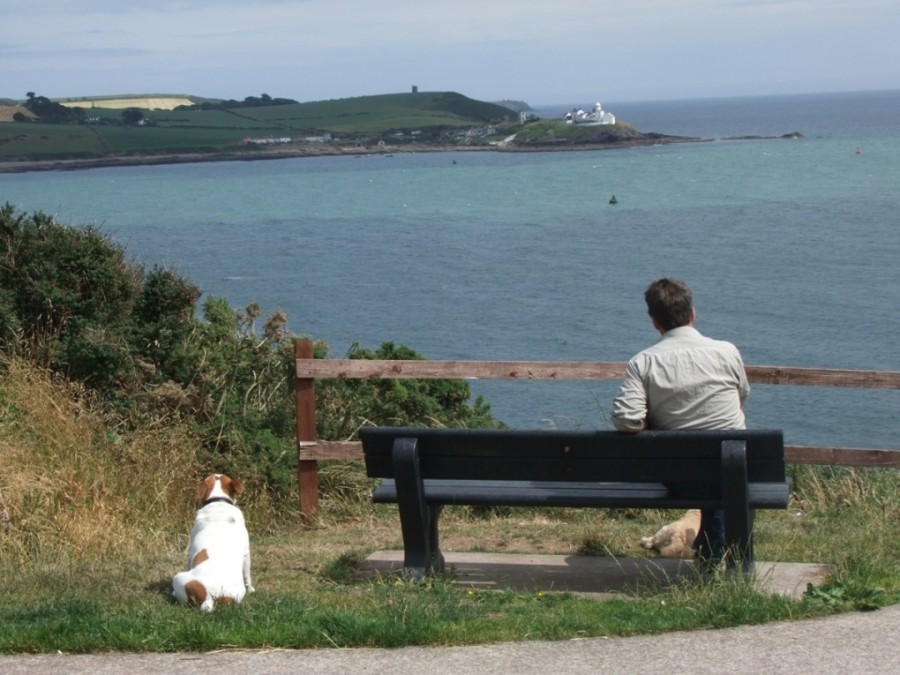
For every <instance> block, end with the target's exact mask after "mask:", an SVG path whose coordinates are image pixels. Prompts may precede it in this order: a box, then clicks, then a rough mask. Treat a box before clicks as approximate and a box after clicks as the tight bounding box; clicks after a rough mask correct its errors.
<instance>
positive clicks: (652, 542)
mask: <svg viewBox="0 0 900 675" xmlns="http://www.w3.org/2000/svg"><path fill="white" fill-rule="evenodd" d="M699 531H700V509H691V510H690V511H688V512H687V513H685V514H684V515H683V516H682V517H681V518H679V519H678V520H676V521H675V522H673V523H669V524H668V525H664V526H663V527H661V528H660V530H659V532H657V533H656V534H654V535H653V536H652V537H642V538H641V546H643V547H644V548H649V549H654V550H656V551H659V554H660V555H661V556H663V557H664V558H693V557H694V539H696V538H697V533H698V532H699Z"/></svg>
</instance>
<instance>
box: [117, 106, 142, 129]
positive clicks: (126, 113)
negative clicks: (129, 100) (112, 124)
mask: <svg viewBox="0 0 900 675" xmlns="http://www.w3.org/2000/svg"><path fill="white" fill-rule="evenodd" d="M143 121H144V112H143V111H142V110H141V109H140V108H125V110H123V111H122V124H124V125H126V126H129V127H136V126H137V125H139V124H140V123H141V122H143Z"/></svg>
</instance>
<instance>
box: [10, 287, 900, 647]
mask: <svg viewBox="0 0 900 675" xmlns="http://www.w3.org/2000/svg"><path fill="white" fill-rule="evenodd" d="M214 304H215V307H210V308H209V313H210V314H212V313H215V312H220V314H219V315H217V316H216V317H215V319H216V321H219V322H222V323H221V325H219V326H217V327H215V330H216V331H219V332H221V333H222V335H220V338H221V339H225V334H226V333H227V330H226V328H227V327H228V326H231V325H232V324H231V323H230V321H231V320H232V318H235V320H236V321H238V325H239V329H240V330H242V331H245V332H253V331H252V329H251V328H250V327H249V324H248V323H247V322H248V321H251V317H250V315H249V314H237V315H234V314H233V313H229V312H228V311H226V310H227V308H226V306H225V305H222V304H221V303H214ZM242 321H243V322H244V323H243V324H242V323H241V322H242ZM240 326H243V328H240ZM210 330H213V328H211V329H210ZM263 333H265V329H264V330H263ZM261 339H262V338H257V342H258V341H259V340H261ZM371 353H372V354H375V353H377V350H376V352H371ZM385 353H391V352H390V351H389V350H388V351H386V352H385ZM396 353H398V354H399V353H403V355H407V354H406V353H405V352H404V351H403V350H398V351H397V352H396ZM323 354H324V345H322V344H319V345H318V346H317V355H318V356H322V355H323ZM202 454H203V448H202V445H201V443H200V442H199V440H198V439H197V437H196V436H195V435H194V433H193V429H192V425H191V424H190V420H188V419H187V418H185V419H184V420H178V419H175V418H173V417H172V416H170V415H160V416H158V417H155V418H150V417H146V418H144V419H143V423H142V424H141V425H140V426H133V427H130V428H129V427H123V426H116V427H113V426H110V419H109V417H108V415H107V412H106V410H105V407H104V406H103V405H102V401H100V400H98V399H97V397H95V396H92V395H91V393H90V392H89V391H87V390H85V389H84V387H82V386H80V385H79V384H78V383H71V382H66V381H65V380H63V379H62V378H60V377H58V376H54V375H53V374H52V373H51V372H49V371H47V370H46V369H41V368H37V367H35V366H34V365H33V364H29V363H28V362H27V361H25V360H24V359H22V358H20V357H12V358H2V359H0V464H2V466H3V472H2V474H0V551H2V555H0V595H2V597H3V599H4V601H3V603H2V606H0V625H2V626H3V631H0V653H22V652H40V653H50V652H55V651H57V650H60V651H64V652H67V653H83V652H99V651H112V650H114V651H125V652H130V651H133V652H147V651H157V652H172V651H179V650H204V651H209V650H213V649H221V648H225V647H230V648H247V649H252V648H263V647H265V648H313V647H334V646H342V647H351V646H368V647H374V646H378V647H397V646H402V645H413V644H417V645H463V644H479V643H489V642H496V641H509V640H566V639H577V638H584V637H591V636H601V635H607V636H614V635H635V634H654V633H659V632H663V631H673V630H698V629H706V628H722V627H725V626H735V625H741V624H749V623H763V622H768V621H785V620H796V619H799V618H806V617H813V616H822V615H826V614H831V613H835V612H845V611H852V610H854V609H872V608H875V607H879V606H883V605H885V604H888V603H896V602H898V601H900V536H898V535H900V532H898V522H900V519H898V511H897V509H898V508H900V506H898V505H900V481H898V480H897V473H896V471H895V470H889V469H888V470H832V469H825V468H821V467H801V469H802V470H800V471H798V472H797V473H796V476H795V494H794V495H793V497H792V504H791V508H790V509H789V510H786V511H784V512H780V511H764V512H760V513H759V514H758V515H757V518H756V524H755V540H756V541H755V543H756V549H757V555H758V557H759V558H760V559H761V560H766V561H792V560H803V561H806V562H811V561H812V562H820V563H823V564H827V565H830V566H831V567H832V569H833V572H832V573H831V575H830V576H829V577H828V579H826V580H825V582H824V583H822V584H821V585H820V586H814V587H811V588H810V589H809V590H808V592H807V594H806V596H805V597H804V598H803V599H802V600H796V599H791V598H787V597H781V596H779V595H768V594H765V593H762V592H760V591H759V590H757V588H756V587H755V586H753V585H751V584H745V583H740V582H730V581H727V580H717V581H713V582H709V583H698V580H695V579H693V578H690V577H689V578H685V579H682V580H681V581H679V582H677V583H673V584H665V583H663V584H662V585H656V584H652V583H648V582H642V583H641V584H640V586H639V587H636V588H634V589H633V590H632V591H630V597H629V598H628V599H619V598H616V599H611V600H598V599H596V598H591V597H582V596H580V595H576V594H571V593H565V592H558V591H557V590H554V589H550V588H547V589H541V590H537V591H534V590H532V591H526V590H519V591H516V590H505V591H490V590H477V589H475V588H471V587H469V588H467V587H465V586H464V585H462V584H461V583H456V581H457V580H455V579H454V578H453V577H452V575H448V576H440V577H436V578H432V579H428V580H426V582H424V583H409V582H407V581H405V580H404V579H403V578H402V577H401V576H396V575H387V576H383V577H375V578H372V577H364V576H363V575H360V574H358V566H359V564H360V562H361V561H362V560H363V559H364V558H365V557H366V556H367V555H368V554H369V553H370V552H371V551H374V550H383V549H389V548H396V547H398V546H399V541H400V533H399V525H398V522H397V514H396V508H393V507H389V506H386V505H373V504H371V503H370V502H366V503H364V504H358V503H357V504H353V505H350V506H349V507H348V506H346V505H344V504H340V503H335V500H333V499H329V500H326V501H325V502H324V503H323V510H322V513H321V514H320V515H319V516H318V517H317V519H316V521H315V522H314V523H312V524H310V525H307V526H300V525H298V524H297V516H296V513H295V512H294V510H292V509H291V508H290V507H288V506H286V505H285V504H283V503H281V504H277V503H274V502H273V495H272V494H271V492H269V491H268V489H267V488H266V486H265V485H254V486H253V487H250V488H249V489H248V491H247V494H246V499H243V500H242V501H241V504H240V505H241V508H242V510H243V511H244V513H245V516H246V518H247V522H248V526H249V528H250V531H251V545H252V547H253V564H254V571H255V573H256V574H255V575H254V576H255V578H256V582H257V589H258V590H257V592H256V593H255V594H253V595H251V596H248V597H247V598H246V599H245V600H244V602H243V603H242V604H240V605H237V606H231V607H229V606H222V607H219V608H217V609H216V611H215V612H214V613H213V614H212V615H206V614H203V613H201V612H197V611H193V610H189V609H186V608H184V607H181V606H179V605H176V604H175V603H174V602H173V601H172V599H171V578H172V575H173V574H174V573H175V572H177V571H179V570H181V569H183V565H184V557H185V556H184V553H185V549H186V546H187V533H188V532H189V530H190V526H191V525H190V524H191V520H192V518H193V509H194V506H193V502H192V498H191V495H192V493H193V490H194V488H195V486H196V479H197V477H198V475H200V472H201V471H205V470H206V468H207V466H206V464H205V462H204V460H203V459H202V457H201V455H202ZM344 469H345V470H346V471H347V472H348V473H350V472H352V473H354V474H355V475H356V476H357V477H358V480H359V481H360V483H361V484H364V482H365V473H364V471H363V470H362V468H361V467H360V465H359V464H353V465H352V466H351V465H347V466H345V467H344ZM672 515H673V514H671V513H667V512H656V511H647V510H645V511H641V512H637V513H631V512H629V513H627V514H624V515H623V514H622V513H621V512H614V511H607V510H594V509H511V510H509V511H507V512H505V513H502V514H500V513H494V514H491V515H490V516H488V517H474V516H473V515H472V514H470V513H469V512H468V511H467V510H465V509H463V508H462V507H448V508H446V509H445V510H444V515H443V517H442V525H443V528H442V534H443V543H444V549H445V550H447V551H451V550H452V551H472V550H493V551H502V552H514V553H533V554H548V553H550V554H559V555H578V554H584V553H587V554H597V555H612V556H616V557H624V556H629V557H632V556H633V557H637V556H643V555H647V552H646V551H645V550H644V549H642V548H640V544H639V539H640V536H642V535H643V534H646V533H648V532H652V531H654V530H655V529H656V528H657V527H658V526H659V524H660V523H662V522H666V521H667V520H670V519H671V517H672ZM598 532H602V545H601V544H600V543H599V539H598V535H597V533H598ZM589 540H591V541H593V542H597V543H595V544H594V545H593V550H580V549H583V548H585V542H588V541H589Z"/></svg>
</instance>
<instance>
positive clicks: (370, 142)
mask: <svg viewBox="0 0 900 675" xmlns="http://www.w3.org/2000/svg"><path fill="white" fill-rule="evenodd" d="M6 103H8V105H3V104H2V102H0V173H13V172H26V171H60V170H76V169H87V168H97V167H116V166H138V165H156V164H183V163H192V162H215V161H250V160H263V159H284V158H289V157H316V156H325V155H369V154H393V153H404V152H448V151H472V150H479V151H500V152H547V151H562V150H568V151H572V150H597V149H612V148H623V147H633V146H640V145H661V144H670V143H696V142H702V141H705V140H710V139H704V138H694V137H683V136H670V135H665V134H660V133H655V132H641V131H638V130H637V129H635V128H634V127H633V126H632V125H631V124H629V123H627V122H624V121H622V120H618V119H616V117H615V115H614V114H613V113H612V112H610V111H606V110H604V109H603V107H602V106H601V104H599V103H597V104H596V105H595V106H594V108H593V109H592V110H591V111H589V112H585V111H584V110H582V109H575V110H573V111H572V112H570V113H567V114H566V115H565V116H564V117H563V118H560V119H541V118H539V117H537V116H536V115H535V114H534V113H533V111H532V109H531V108H530V106H528V104H527V103H524V102H523V101H501V102H498V103H489V102H484V101H477V100H474V99H471V98H468V97H466V96H463V95H462V94H458V93H455V92H419V91H418V90H416V89H415V88H414V89H413V91H411V92H409V93H402V94H384V95H376V96H361V97H356V98H348V99H335V100H329V101H315V102H310V103H299V102H297V101H294V100H292V99H284V98H273V97H270V96H268V95H267V94H263V95H262V96H259V97H255V96H250V97H247V98H245V99H244V100H242V101H237V100H214V99H204V98H199V97H194V96H188V95H180V94H179V95H166V94H144V95H133V96H115V97H102V98H88V97H85V98H78V99H64V100H60V101H51V100H49V99H47V98H46V97H43V96H36V95H35V94H33V93H29V97H28V99H27V100H26V101H23V102H17V101H8V102H6ZM798 136H800V134H799V133H798V132H794V133H793V134H786V135H785V136H784V137H794V138H796V137H798Z"/></svg>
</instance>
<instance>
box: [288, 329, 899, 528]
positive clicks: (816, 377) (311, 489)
mask: <svg viewBox="0 0 900 675" xmlns="http://www.w3.org/2000/svg"><path fill="white" fill-rule="evenodd" d="M294 359H295V366H296V370H295V377H296V379H295V389H294V391H295V399H296V408H297V457H298V461H297V480H298V483H299V488H300V513H301V515H302V516H303V517H304V518H309V517H311V516H312V515H313V514H314V513H315V512H316V510H317V509H318V506H319V485H318V462H319V461H320V460H328V459H341V460H354V461H362V459H363V454H362V445H361V443H359V442H358V441H318V440H316V404H315V380H316V379H319V378H345V379H369V378H390V379H401V378H403V379H468V380H471V379H481V380H621V379H622V377H623V376H624V374H625V364H624V363H620V362H576V361H377V360H366V359H314V358H313V346H312V342H310V341H308V340H300V341H297V342H296V343H295V344H294ZM746 370H747V379H749V380H750V382H752V383H757V384H783V385H793V386H816V387H856V388H863V389H900V372H887V371H879V370H833V369H821V368H785V367H779V366H746ZM891 422H893V420H885V424H888V423H891ZM785 456H786V459H787V461H788V462H789V463H792V464H830V465H842V466H867V467H891V468H900V450H879V449H868V448H841V447H807V446H792V445H791V446H786V447H785Z"/></svg>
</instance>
